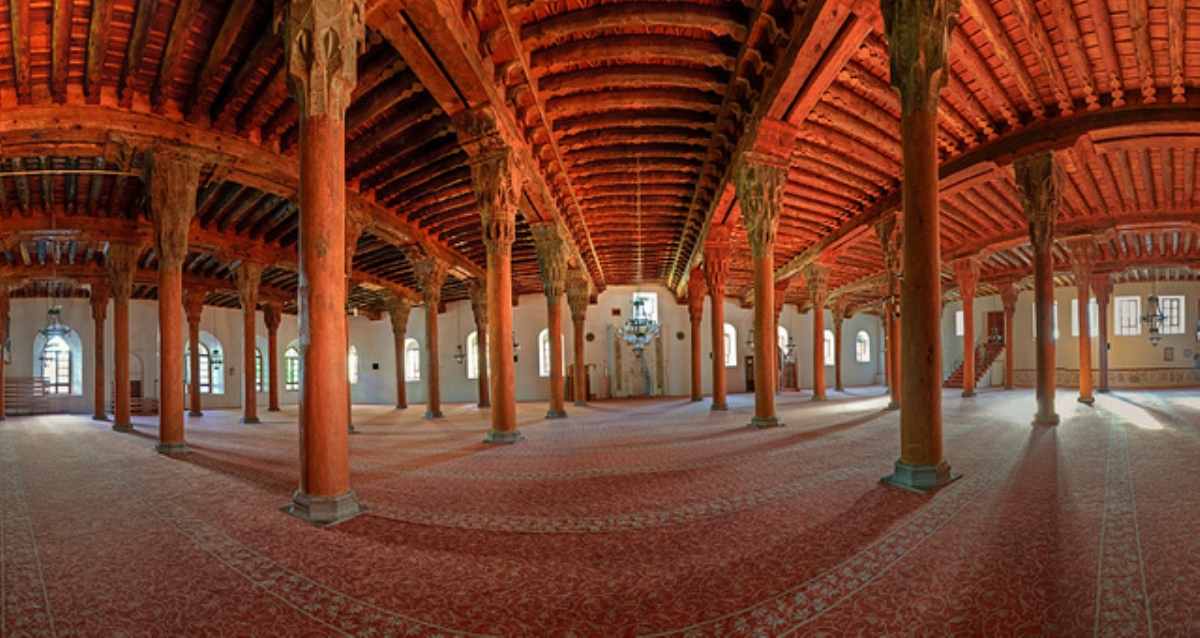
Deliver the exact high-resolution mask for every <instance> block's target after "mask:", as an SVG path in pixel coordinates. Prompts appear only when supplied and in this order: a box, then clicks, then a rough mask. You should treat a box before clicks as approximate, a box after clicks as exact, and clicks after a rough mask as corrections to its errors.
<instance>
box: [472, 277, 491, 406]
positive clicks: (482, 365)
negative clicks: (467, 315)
mask: <svg viewBox="0 0 1200 638" xmlns="http://www.w3.org/2000/svg"><path fill="white" fill-rule="evenodd" d="M467 290H468V291H469V292H470V295H471V314H472V315H474V317H475V360H476V361H478V362H479V365H478V374H476V381H477V382H478V383H479V401H478V402H477V403H476V404H475V405H476V407H480V408H490V407H491V406H492V400H491V398H490V397H491V393H490V391H489V387H488V386H489V383H488V358H487V347H488V346H487V344H488V339H487V337H488V335H487V331H488V310H487V282H486V281H479V280H477V279H472V280H471V281H470V282H469V283H468V284H467Z"/></svg>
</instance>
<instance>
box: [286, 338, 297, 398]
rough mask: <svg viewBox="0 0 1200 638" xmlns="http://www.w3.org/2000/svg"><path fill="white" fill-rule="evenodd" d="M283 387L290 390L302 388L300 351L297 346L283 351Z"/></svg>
mask: <svg viewBox="0 0 1200 638" xmlns="http://www.w3.org/2000/svg"><path fill="white" fill-rule="evenodd" d="M283 389H284V390H287V391H288V392H295V391H297V390H299V389H300V351H299V350H297V349H296V347H295V346H288V349H287V350H284V351H283Z"/></svg>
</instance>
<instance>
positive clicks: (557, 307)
mask: <svg viewBox="0 0 1200 638" xmlns="http://www.w3.org/2000/svg"><path fill="white" fill-rule="evenodd" d="M531 230H532V231H533V243H534V246H536V247H537V253H538V267H539V268H540V269H541V273H542V289H543V290H544V291H545V293H546V324H547V328H548V329H549V332H550V407H549V409H548V410H547V411H546V418H547V419H561V418H563V417H565V416H567V411H566V408H565V406H564V405H563V365H562V364H563V331H562V297H563V295H564V294H565V293H566V285H567V244H566V242H565V241H564V240H563V234H562V232H561V231H560V230H559V228H558V225H557V224H555V223H549V224H537V225H534V226H532V228H531Z"/></svg>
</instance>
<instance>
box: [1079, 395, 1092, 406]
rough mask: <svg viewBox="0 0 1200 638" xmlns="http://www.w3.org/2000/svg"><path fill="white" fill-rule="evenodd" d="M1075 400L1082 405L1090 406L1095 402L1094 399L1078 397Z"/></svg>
mask: <svg viewBox="0 0 1200 638" xmlns="http://www.w3.org/2000/svg"><path fill="white" fill-rule="evenodd" d="M1075 400H1076V401H1078V402H1080V403H1082V404H1084V405H1092V404H1094V403H1095V402H1096V397H1079V398H1078V399H1075Z"/></svg>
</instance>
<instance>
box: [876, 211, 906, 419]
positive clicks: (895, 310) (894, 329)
mask: <svg viewBox="0 0 1200 638" xmlns="http://www.w3.org/2000/svg"><path fill="white" fill-rule="evenodd" d="M898 220H899V215H889V216H887V217H885V218H883V219H882V220H880V222H879V224H877V225H876V226H875V234H876V236H877V237H878V238H879V245H880V247H881V248H882V251H883V262H884V266H885V267H886V268H887V295H888V297H887V298H888V301H887V303H886V304H884V308H883V325H884V332H885V335H886V336H885V338H886V340H887V349H886V350H885V353H884V354H885V356H886V359H885V361H884V367H885V368H886V373H887V384H888V396H889V401H888V406H887V407H888V409H889V410H898V409H900V396H901V394H900V378H901V375H900V279H899V277H900V275H901V274H902V273H903V268H902V265H901V263H900V257H901V255H902V252H901V251H902V249H903V233H902V232H901V229H900V224H898V223H896V222H897V221H898Z"/></svg>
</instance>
